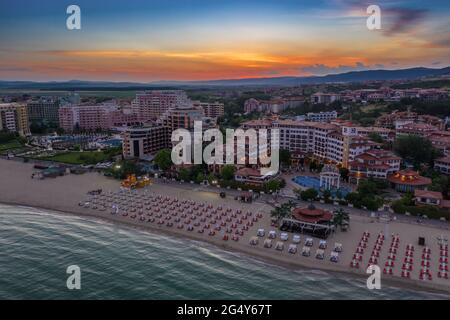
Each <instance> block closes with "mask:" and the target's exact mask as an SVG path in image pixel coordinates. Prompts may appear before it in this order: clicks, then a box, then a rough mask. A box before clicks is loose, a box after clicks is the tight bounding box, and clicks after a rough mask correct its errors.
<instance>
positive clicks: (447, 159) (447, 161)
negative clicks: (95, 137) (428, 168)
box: [436, 156, 450, 164]
mask: <svg viewBox="0 0 450 320" xmlns="http://www.w3.org/2000/svg"><path fill="white" fill-rule="evenodd" d="M436 161H437V162H443V163H449V164H450V157H449V156H447V157H442V158H439V159H436Z"/></svg>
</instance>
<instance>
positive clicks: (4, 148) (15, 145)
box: [0, 140, 22, 152]
mask: <svg viewBox="0 0 450 320" xmlns="http://www.w3.org/2000/svg"><path fill="white" fill-rule="evenodd" d="M19 148H22V144H21V143H20V142H19V141H17V140H12V141H9V142H7V143H4V144H0V152H3V151H7V150H11V149H19Z"/></svg>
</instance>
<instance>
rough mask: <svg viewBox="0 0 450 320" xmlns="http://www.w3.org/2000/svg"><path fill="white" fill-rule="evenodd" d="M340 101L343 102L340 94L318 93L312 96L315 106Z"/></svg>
mask: <svg viewBox="0 0 450 320" xmlns="http://www.w3.org/2000/svg"><path fill="white" fill-rule="evenodd" d="M339 100H341V95H340V94H338V93H323V92H317V93H314V94H313V95H311V103H313V104H319V103H321V104H330V103H333V102H335V101H339Z"/></svg>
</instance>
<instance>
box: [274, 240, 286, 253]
mask: <svg viewBox="0 0 450 320" xmlns="http://www.w3.org/2000/svg"><path fill="white" fill-rule="evenodd" d="M275 249H276V250H278V251H283V249H284V244H283V242H281V241H278V242H277V244H276V245H275Z"/></svg>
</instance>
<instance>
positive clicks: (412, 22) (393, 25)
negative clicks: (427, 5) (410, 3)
mask: <svg viewBox="0 0 450 320" xmlns="http://www.w3.org/2000/svg"><path fill="white" fill-rule="evenodd" d="M427 12H428V10H426V9H412V8H389V9H385V10H383V8H382V9H381V21H382V22H381V24H382V28H383V29H384V34H385V35H388V36H390V35H395V34H398V33H404V32H408V31H409V30H410V29H411V28H414V27H415V26H417V25H418V24H420V23H421V22H422V21H423V20H424V19H425V17H426V15H427ZM383 16H384V17H383ZM384 18H385V19H384ZM386 20H387V23H386V24H385V23H384V21H386ZM385 25H387V27H384V26H385Z"/></svg>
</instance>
